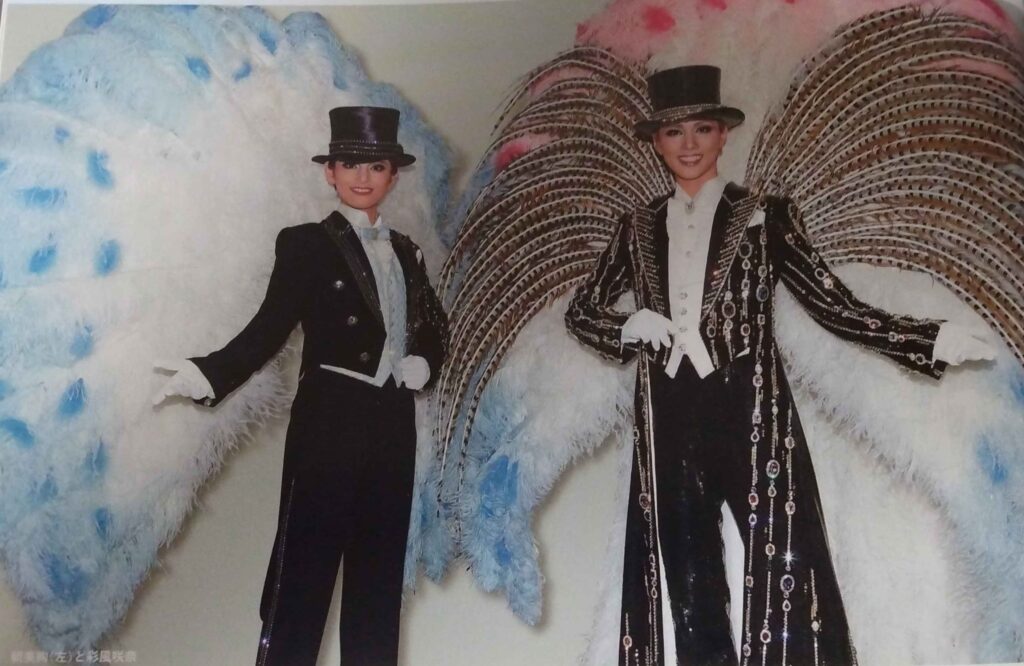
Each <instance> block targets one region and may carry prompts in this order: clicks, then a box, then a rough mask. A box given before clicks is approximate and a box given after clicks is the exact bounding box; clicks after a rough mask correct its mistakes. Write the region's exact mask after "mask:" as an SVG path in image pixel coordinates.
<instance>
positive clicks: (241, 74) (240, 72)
mask: <svg viewBox="0 0 1024 666" xmlns="http://www.w3.org/2000/svg"><path fill="white" fill-rule="evenodd" d="M251 74H252V63H250V62H249V61H248V60H246V61H245V62H243V63H242V66H241V67H239V68H238V69H236V70H235V73H234V74H232V75H231V78H232V79H234V80H235V81H241V80H242V79H247V78H249V75H251Z"/></svg>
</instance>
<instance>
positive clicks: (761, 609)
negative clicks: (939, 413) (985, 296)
mask: <svg viewBox="0 0 1024 666" xmlns="http://www.w3.org/2000/svg"><path fill="white" fill-rule="evenodd" d="M667 201H668V197H663V198H660V199H657V200H655V201H654V202H652V203H651V204H650V205H649V206H643V207H639V208H637V209H636V210H635V211H634V212H633V213H632V214H630V215H627V216H626V218H625V219H623V221H622V223H621V225H620V227H619V229H618V231H617V233H616V234H615V236H614V238H613V239H612V241H611V243H610V244H609V246H608V248H607V249H606V250H605V252H604V254H603V255H602V256H601V258H600V259H599V261H598V263H597V266H596V268H595V270H594V271H593V273H592V274H591V276H590V278H589V279H588V281H587V282H586V283H585V284H584V285H583V286H582V287H581V288H580V289H579V290H578V291H577V292H576V294H575V296H574V298H573V300H572V301H571V303H570V305H569V309H568V311H567V313H566V323H567V326H568V328H569V330H570V332H571V333H572V334H573V335H574V336H576V337H577V338H578V339H579V340H580V341H581V342H583V343H584V344H586V345H589V346H591V347H593V348H594V349H596V350H597V351H598V352H599V353H600V354H601V355H603V356H605V357H606V358H609V359H612V360H616V361H619V362H623V363H624V362H627V361H629V360H631V359H632V358H634V357H635V356H637V355H638V353H639V357H640V358H639V365H638V373H637V389H636V412H635V414H636V417H635V418H636V423H635V428H634V440H635V445H636V446H635V456H634V460H633V472H632V484H631V489H630V498H629V501H630V504H629V508H628V514H627V535H626V553H625V561H624V572H623V601H622V622H621V632H622V633H621V636H620V639H621V641H620V645H619V648H620V649H619V662H620V664H630V665H637V664H642V665H645V666H647V665H652V664H654V665H660V664H663V663H664V654H663V644H664V643H663V638H664V636H663V631H671V630H672V629H673V626H668V627H662V626H661V625H662V617H661V613H660V612H659V611H660V608H659V605H660V601H659V596H660V595H659V589H660V586H659V580H660V576H661V575H662V573H664V575H665V578H666V580H667V586H668V590H669V597H670V600H671V610H672V616H673V619H674V631H675V634H674V635H675V638H676V647H677V653H678V655H679V658H680V661H681V663H701V664H704V663H715V664H719V663H721V664H727V663H736V661H737V659H739V660H740V661H741V662H742V663H743V664H748V663H762V657H764V658H765V663H769V664H781V663H786V664H788V663H794V664H797V663H799V664H817V663H828V664H849V663H853V662H854V661H855V653H854V650H853V646H852V644H851V641H850V636H849V629H848V627H847V623H846V617H845V612H844V610H843V606H842V600H841V597H840V595H839V588H838V585H837V584H836V581H835V575H834V572H833V568H832V562H831V557H830V555H829V552H828V540H827V536H826V534H825V526H824V522H823V516H822V512H821V505H820V500H819V495H818V490H817V484H816V481H815V477H814V471H813V467H812V465H811V459H810V454H809V452H808V450H807V445H806V442H805V440H804V437H803V432H802V430H801V428H800V422H799V418H798V415H797V413H796V408H795V406H794V404H793V400H792V395H791V393H790V389H789V385H788V383H787V381H786V378H785V373H784V370H783V367H782V363H781V360H780V359H779V355H778V352H777V348H776V345H775V341H774V334H773V331H774V329H773V322H774V316H775V311H774V292H775V288H776V285H777V283H778V281H779V280H782V282H784V283H785V285H786V287H787V288H788V289H789V290H790V291H791V292H792V293H793V295H794V296H795V297H796V298H797V300H798V301H799V302H800V304H801V305H802V306H803V307H804V308H805V309H806V310H807V311H808V312H809V313H810V315H811V316H812V317H813V318H814V320H815V321H817V322H818V323H819V324H821V325H822V326H824V327H825V328H827V329H828V330H830V331H832V332H833V333H835V334H836V335H839V336H840V337H842V338H845V339H847V340H850V341H851V342H854V343H857V344H859V345H862V346H864V347H867V348H869V349H872V350H875V351H877V352H879V353H881V354H884V355H886V356H888V357H889V358H891V359H892V360H894V361H896V362H897V363H899V364H901V365H903V366H905V367H907V368H909V369H911V370H915V371H919V372H923V373H925V374H928V375H931V376H933V377H938V376H940V375H941V373H942V370H943V368H944V364H942V363H941V362H936V363H933V362H932V360H931V359H932V348H933V346H934V341H935V337H936V335H937V333H938V328H939V324H940V322H938V321H932V320H920V319H914V318H910V317H903V316H896V315H892V314H889V313H886V312H883V311H881V310H879V309H877V308H873V307H871V306H869V305H867V304H865V303H863V302H861V301H859V300H858V299H857V298H856V297H855V296H854V295H853V294H852V293H851V292H850V291H849V289H847V288H846V287H845V286H844V285H843V284H842V282H840V281H839V279H838V278H837V277H836V276H835V275H834V274H833V273H832V272H831V270H830V269H829V267H828V266H827V265H826V263H825V262H824V261H823V260H822V259H821V257H820V256H819V255H818V253H817V252H815V250H814V248H813V247H812V246H811V244H810V243H809V242H808V240H807V238H806V236H805V235H804V232H803V228H802V225H801V222H800V219H799V212H798V211H797V209H796V207H795V206H793V205H792V203H791V202H789V201H788V200H786V199H780V198H774V197H758V196H755V195H753V194H751V193H750V192H749V191H747V190H745V189H744V188H742V187H739V186H737V185H735V184H731V183H730V184H729V185H728V186H727V187H726V189H725V192H724V193H723V195H722V199H721V201H720V202H719V206H718V208H717V210H716V213H715V218H714V226H713V230H712V234H711V241H710V249H709V252H708V261H707V268H706V273H705V284H704V297H703V302H702V307H701V317H700V334H701V337H702V339H703V340H704V343H705V345H706V347H707V349H708V352H709V354H710V356H711V360H712V362H713V364H714V367H715V370H714V372H712V373H711V374H710V375H708V376H707V377H705V378H704V379H700V378H699V377H698V376H697V375H696V373H695V372H694V370H693V367H692V365H691V364H690V363H689V362H688V360H686V361H684V363H683V365H682V367H681V368H680V371H679V374H678V375H677V376H676V378H675V379H670V378H668V377H667V375H665V374H664V371H663V368H664V366H665V363H666V361H667V359H668V355H669V350H667V349H662V350H661V351H659V352H653V351H652V350H651V349H650V347H644V346H643V345H641V343H625V344H623V343H621V342H620V340H621V333H622V326H623V325H624V324H625V322H626V320H627V319H628V318H629V315H630V313H626V312H621V311H618V310H616V309H615V308H614V307H613V306H614V304H615V303H616V301H617V299H618V298H619V297H620V296H621V295H622V294H623V293H624V292H626V291H633V292H634V295H635V297H636V301H637V307H638V309H639V308H647V309H650V310H653V311H655V312H658V313H660V314H662V315H664V316H666V317H669V318H671V313H670V312H669V298H668V295H667V294H666V291H665V288H666V287H667V286H668V233H667V229H666V217H667V205H666V204H667ZM759 208H760V209H761V210H763V211H764V213H765V218H764V223H763V224H760V225H750V224H749V222H750V221H751V218H752V216H753V214H754V212H755V211H756V210H758V209H759ZM723 501H725V502H727V503H728V504H729V507H730V510H731V511H732V513H733V515H734V516H735V517H736V519H737V522H738V523H739V525H740V531H741V533H742V534H743V539H744V543H745V547H746V553H747V556H746V558H745V562H744V566H745V573H746V576H745V600H744V616H743V617H744V622H743V635H742V636H741V637H740V644H741V646H742V651H741V652H742V653H741V655H736V654H735V649H734V648H733V646H732V641H731V640H730V633H731V631H730V628H729V618H728V613H727V604H728V600H729V593H728V588H727V586H726V583H725V576H724V569H723V565H722V545H721V532H720V526H719V515H720V514H719V511H720V506H721V504H722V502H723ZM659 534H660V536H659ZM663 561H664V572H662V567H663V564H662V563H663Z"/></svg>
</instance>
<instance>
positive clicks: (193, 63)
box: [185, 57, 210, 81]
mask: <svg viewBox="0 0 1024 666" xmlns="http://www.w3.org/2000/svg"><path fill="white" fill-rule="evenodd" d="M185 62H187V63H188V69H189V71H190V72H192V74H194V75H195V77H196V78H197V79H199V80H200V81H209V80H210V66H209V65H207V64H206V61H205V60H203V59H202V58H195V57H192V58H188V59H186V61H185Z"/></svg>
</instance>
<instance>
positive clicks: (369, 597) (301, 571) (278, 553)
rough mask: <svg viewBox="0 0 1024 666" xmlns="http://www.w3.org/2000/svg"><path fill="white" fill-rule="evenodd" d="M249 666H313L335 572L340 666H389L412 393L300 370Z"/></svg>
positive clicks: (404, 534)
mask: <svg viewBox="0 0 1024 666" xmlns="http://www.w3.org/2000/svg"><path fill="white" fill-rule="evenodd" d="M284 458H285V460H284V473H283V475H282V488H281V510H280V513H279V523H278V531H277V537H276V539H275V543H274V551H273V553H272V556H271V561H270V565H269V568H268V572H267V579H266V583H265V585H264V592H263V599H262V601H261V603H260V617H261V618H262V619H263V630H262V632H261V635H260V646H259V652H258V655H257V660H256V663H257V665H258V666H263V665H265V664H275V665H281V666H283V665H288V666H299V665H303V664H308V665H309V666H313V665H314V664H315V663H316V660H317V654H318V652H319V649H320V641H321V638H322V635H323V629H324V624H325V622H326V619H327V613H328V610H329V607H330V602H331V596H332V593H333V591H334V583H335V580H336V578H337V572H338V565H339V562H340V561H341V558H342V554H344V575H343V576H344V577H343V583H342V603H341V622H340V625H341V626H340V631H341V663H342V664H343V666H371V665H372V666H392V665H394V664H396V663H397V662H398V633H399V631H398V629H399V615H400V612H401V608H402V576H403V570H404V565H405V550H406V540H407V538H408V532H409V512H410V505H411V502H412V490H413V474H414V468H415V458H416V426H415V406H414V402H413V393H412V391H410V390H408V389H404V388H398V387H396V386H395V383H394V380H393V379H389V380H388V382H387V383H386V384H385V385H384V386H383V387H380V388H377V387H374V386H371V385H369V384H366V383H364V382H360V381H358V380H355V379H352V378H349V377H345V376H343V375H340V374H337V373H334V372H330V371H327V370H321V369H316V370H312V371H310V372H307V373H306V374H305V376H304V377H303V379H302V380H301V381H300V385H299V392H298V394H297V395H296V397H295V402H294V403H293V404H292V411H291V422H290V423H289V427H288V436H287V440H286V444H285V456H284Z"/></svg>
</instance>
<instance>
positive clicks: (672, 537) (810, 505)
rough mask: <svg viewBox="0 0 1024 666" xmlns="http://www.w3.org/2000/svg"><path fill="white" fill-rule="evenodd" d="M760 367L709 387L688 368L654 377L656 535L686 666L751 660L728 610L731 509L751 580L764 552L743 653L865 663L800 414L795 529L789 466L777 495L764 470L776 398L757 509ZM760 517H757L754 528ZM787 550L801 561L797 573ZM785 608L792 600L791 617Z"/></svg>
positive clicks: (762, 447) (744, 363)
mask: <svg viewBox="0 0 1024 666" xmlns="http://www.w3.org/2000/svg"><path fill="white" fill-rule="evenodd" d="M751 356H753V355H751ZM753 367H754V360H753V359H752V358H750V357H747V358H741V359H739V360H737V361H735V362H733V363H732V364H731V365H730V366H728V367H726V368H724V369H723V370H719V371H717V372H715V373H713V374H711V375H709V376H708V377H706V378H704V379H703V380H702V379H700V378H699V377H698V376H697V374H696V372H695V371H694V369H693V366H692V365H691V364H690V363H689V361H688V359H687V360H686V361H684V363H683V364H682V366H681V367H680V369H679V372H678V374H677V376H676V378H675V379H670V378H669V377H667V376H666V375H665V374H664V373H663V372H653V373H652V378H651V384H652V386H651V395H652V402H653V404H654V418H653V423H654V433H655V435H654V439H655V469H656V474H657V490H658V494H657V511H658V526H659V529H660V541H661V547H662V556H663V559H664V570H665V577H666V582H667V584H668V589H669V598H670V602H671V608H672V615H673V621H674V624H675V637H676V651H677V656H678V662H679V663H680V664H685V665H687V666H689V665H690V664H701V665H704V664H736V663H737V661H738V660H740V659H741V657H740V656H738V655H737V654H736V650H735V647H734V645H733V641H732V637H731V635H732V631H731V625H730V620H729V612H728V608H729V588H728V585H727V583H726V577H725V566H724V562H723V556H722V555H723V547H722V532H721V515H722V514H721V506H722V502H723V501H724V502H727V503H728V505H729V509H730V511H731V512H732V514H733V516H735V517H736V520H737V523H738V524H739V528H740V534H741V535H742V538H743V542H744V547H745V552H746V554H747V557H745V558H744V572H745V574H747V573H748V572H747V562H748V559H749V557H750V553H751V549H753V553H754V555H755V560H754V566H753V569H752V571H751V572H749V573H752V574H753V575H752V576H751V580H750V581H749V582H747V583H746V586H745V588H744V593H745V596H744V600H745V604H744V606H745V607H744V617H745V618H747V617H748V614H749V618H750V619H749V621H747V622H746V623H745V626H746V627H749V631H750V636H749V637H748V636H746V635H744V636H741V640H740V644H741V645H743V644H744V643H748V644H749V650H750V653H751V654H750V658H749V661H750V663H752V664H755V663H756V664H760V663H761V656H762V651H763V652H764V653H765V655H766V663H768V664H781V663H783V656H782V650H783V644H785V651H786V653H785V663H786V664H830V665H838V664H851V663H853V662H854V659H855V658H854V656H853V652H852V647H851V644H850V639H849V629H848V626H847V622H846V616H845V611H844V609H843V604H842V599H841V597H840V594H839V588H838V586H837V583H836V579H835V573H834V570H833V567H832V563H831V558H830V555H829V550H828V542H827V537H826V534H825V527H824V522H823V516H822V514H821V507H820V501H819V497H818V490H817V484H816V481H815V479H814V472H813V469H812V466H811V460H810V455H809V453H808V451H807V446H806V443H805V441H804V436H803V432H802V431H801V429H800V424H799V420H798V419H797V417H796V413H795V411H794V412H793V415H792V419H793V430H792V434H793V448H792V475H793V479H794V485H793V487H794V488H795V493H794V500H795V503H796V504H795V506H796V510H795V512H794V513H793V514H792V521H793V523H792V529H791V530H790V529H789V528H788V527H787V514H786V513H785V502H786V501H787V493H786V490H787V487H788V477H787V476H785V475H786V474H788V473H789V472H787V471H786V470H785V467H784V465H783V470H782V473H781V474H780V476H779V477H778V480H777V491H776V496H775V497H770V496H769V493H768V485H767V475H766V473H765V471H764V470H765V468H766V465H767V463H768V461H769V460H770V459H771V457H772V453H771V434H770V430H771V428H770V426H769V425H768V424H770V423H772V421H771V413H770V401H769V398H765V400H764V403H763V405H762V410H761V413H762V418H763V421H764V423H765V428H764V432H765V433H766V434H765V436H764V437H763V438H762V439H761V440H760V441H759V442H758V443H757V461H758V462H757V470H758V480H757V494H758V496H759V497H758V503H757V507H756V510H755V509H753V508H752V507H751V503H750V492H751V483H752V470H751V457H752V455H751V446H752V444H751V431H752V419H751V413H752V411H753V409H754V401H753V395H754V393H753V390H752V385H751V378H752V376H753ZM777 373H778V377H779V385H780V392H779V396H778V403H777V405H778V407H779V414H780V415H781V416H780V418H785V417H786V415H787V414H788V411H789V409H790V407H791V406H792V397H791V395H790V393H789V390H788V386H787V385H786V381H785V377H784V375H783V373H782V367H781V364H780V365H779V366H778V367H777ZM766 387H767V383H766ZM794 410H795V408H794ZM784 435H785V433H783V436H784ZM784 449H785V444H784V443H783V439H782V436H780V438H779V440H777V441H776V453H775V456H776V458H777V459H779V460H780V461H783V463H784V461H785V460H786V458H785V450H784ZM783 480H786V481H787V483H783ZM773 501H774V505H772V502H773ZM752 513H756V518H757V520H756V524H755V528H754V529H753V530H750V529H749V527H748V525H749V523H748V518H749V516H750V515H751V514H752ZM769 516H771V517H772V521H771V522H772V525H771V532H769ZM769 533H771V535H772V538H771V540H769ZM787 537H788V538H787ZM751 539H753V542H751ZM766 548H770V549H772V551H773V552H774V555H773V557H771V558H770V559H765V557H764V555H765V553H766ZM787 549H791V552H792V554H793V559H792V560H791V562H790V566H789V568H788V569H786V568H785V552H786V551H787ZM787 574H789V575H791V576H793V580H794V581H795V588H794V589H793V590H792V591H791V592H789V596H788V597H787V598H785V599H783V596H782V592H781V589H780V583H781V581H782V578H783V576H785V575H787ZM748 591H749V596H747V593H748ZM783 602H788V603H787V604H786V606H787V607H788V610H787V611H786V612H783ZM766 621H767V625H766V624H765V622H766ZM812 624H813V625H814V626H813V628H812ZM665 630H666V631H668V630H669V628H668V627H667V626H666V629H665ZM766 631H767V633H765V632H766ZM764 638H767V639H768V640H764ZM784 638H785V640H783V639H784Z"/></svg>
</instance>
